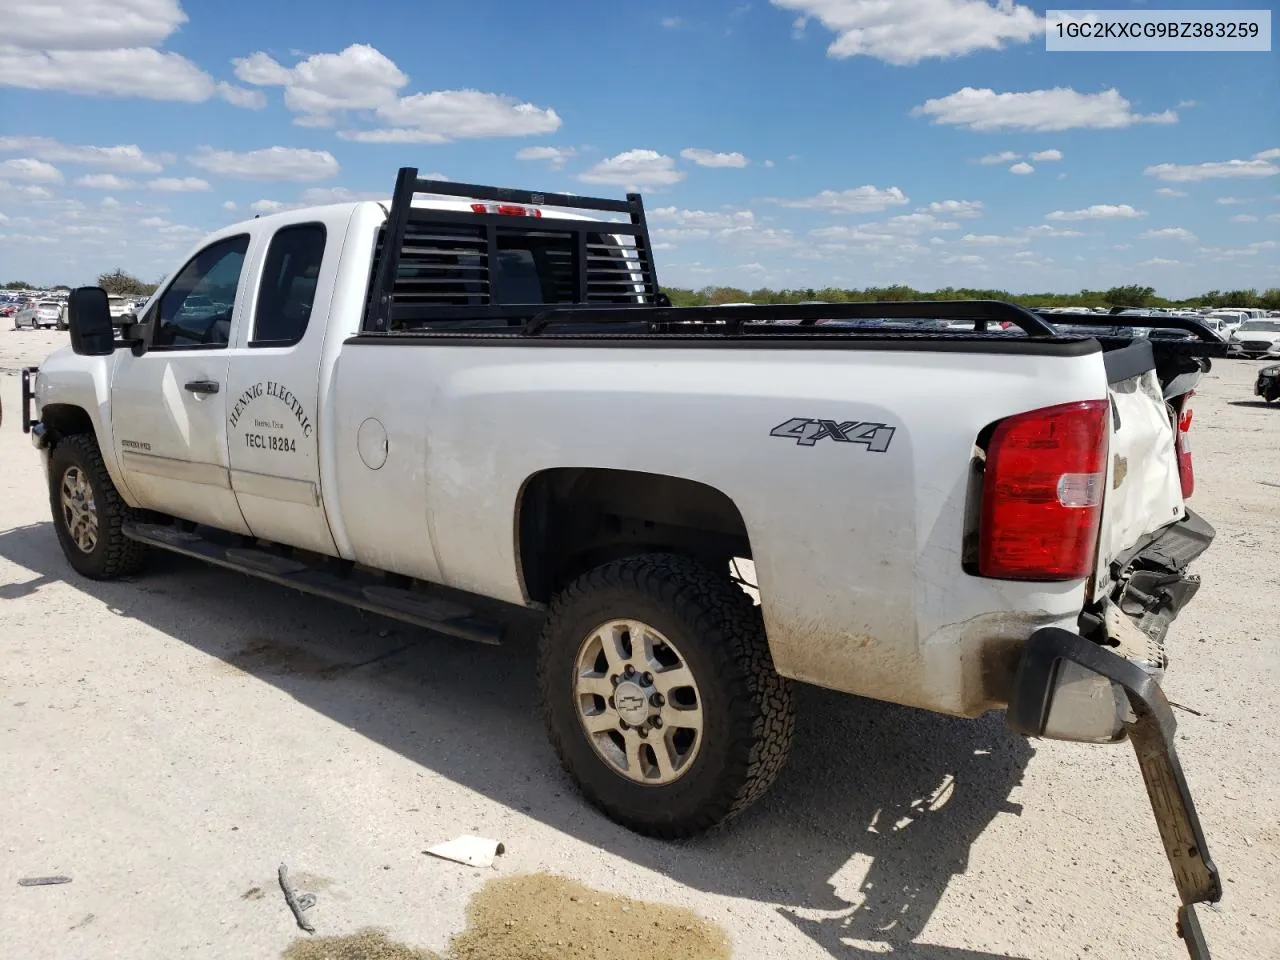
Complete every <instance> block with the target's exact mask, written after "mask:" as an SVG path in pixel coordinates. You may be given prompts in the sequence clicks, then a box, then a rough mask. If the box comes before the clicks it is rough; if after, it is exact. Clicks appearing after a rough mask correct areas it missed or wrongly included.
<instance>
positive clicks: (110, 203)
mask: <svg viewBox="0 0 1280 960" xmlns="http://www.w3.org/2000/svg"><path fill="white" fill-rule="evenodd" d="M99 205H100V206H103V207H106V208H107V209H108V210H119V209H120V207H121V206H123V204H121V203H120V201H119V200H117V199H116V198H115V197H103V198H102V200H101V201H99Z"/></svg>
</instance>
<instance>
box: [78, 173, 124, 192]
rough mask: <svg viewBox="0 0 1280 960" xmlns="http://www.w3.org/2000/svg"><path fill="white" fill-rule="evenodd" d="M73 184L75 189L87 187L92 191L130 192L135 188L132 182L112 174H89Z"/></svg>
mask: <svg viewBox="0 0 1280 960" xmlns="http://www.w3.org/2000/svg"><path fill="white" fill-rule="evenodd" d="M75 184H76V186H77V187H89V188H90V189H92V190H130V189H132V188H133V187H136V186H137V184H136V183H134V182H133V181H132V180H127V179H125V178H124V177H117V176H116V175H115V174H114V173H91V174H88V175H86V176H83V177H79V178H78V179H77V180H76V182H75Z"/></svg>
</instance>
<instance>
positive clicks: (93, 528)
mask: <svg viewBox="0 0 1280 960" xmlns="http://www.w3.org/2000/svg"><path fill="white" fill-rule="evenodd" d="M49 507H50V509H51V510H52V512H53V526H54V529H55V530H56V531H57V533H58V543H59V545H61V547H62V552H63V554H64V555H65V556H66V558H67V562H69V563H70V564H71V566H72V567H73V568H74V569H75V571H76V572H77V573H79V574H81V575H82V576H86V577H89V578H91V579H93V580H114V579H116V578H118V577H127V576H132V575H133V574H135V573H137V572H138V571H139V570H141V569H142V565H143V562H144V561H145V559H146V547H145V546H144V545H143V544H140V543H138V542H136V541H134V540H130V539H129V538H128V537H126V536H125V535H124V533H123V532H122V531H121V526H122V525H123V524H124V523H125V522H126V521H128V520H133V519H136V517H137V511H135V510H133V509H132V508H130V507H129V505H128V504H126V503H125V502H124V500H123V499H121V497H120V493H119V491H117V490H116V486H115V484H114V483H112V482H111V475H110V474H109V473H107V467H106V464H105V463H103V461H102V451H100V450H99V449H98V444H97V442H96V441H95V440H94V438H93V437H92V436H90V435H88V434H73V435H72V436H69V437H63V438H62V439H61V440H59V441H58V442H57V445H56V446H54V448H53V453H51V454H50V455H49Z"/></svg>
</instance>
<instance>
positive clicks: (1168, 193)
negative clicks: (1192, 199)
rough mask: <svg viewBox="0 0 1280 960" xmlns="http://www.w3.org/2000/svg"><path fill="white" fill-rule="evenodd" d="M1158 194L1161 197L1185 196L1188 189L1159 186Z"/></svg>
mask: <svg viewBox="0 0 1280 960" xmlns="http://www.w3.org/2000/svg"><path fill="white" fill-rule="evenodd" d="M1156 194H1157V195H1159V196H1161V197H1185V196H1186V195H1187V191H1185V190H1175V189H1173V187H1157V188H1156Z"/></svg>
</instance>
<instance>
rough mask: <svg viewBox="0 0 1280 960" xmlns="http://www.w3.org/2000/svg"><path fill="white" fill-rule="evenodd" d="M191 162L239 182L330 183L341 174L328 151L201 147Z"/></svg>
mask: <svg viewBox="0 0 1280 960" xmlns="http://www.w3.org/2000/svg"><path fill="white" fill-rule="evenodd" d="M187 160H188V161H189V162H190V163H191V165H192V166H194V167H199V168H200V169H201V170H205V171H208V172H209V173H213V174H217V175H218V176H223V177H231V178H234V179H237V180H282V181H287V180H293V181H300V182H305V181H310V180H327V179H328V178H329V177H333V176H336V175H337V173H338V161H337V160H335V159H334V158H333V154H331V153H329V152H328V151H327V150H305V149H302V148H301V147H267V148H265V149H262V150H250V151H248V152H245V153H237V152H236V151H234V150H214V149H213V148H212V147H200V148H199V149H198V150H197V151H196V152H195V154H193V155H192V156H190V157H188V158H187Z"/></svg>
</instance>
